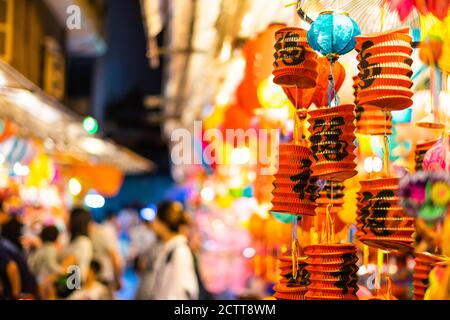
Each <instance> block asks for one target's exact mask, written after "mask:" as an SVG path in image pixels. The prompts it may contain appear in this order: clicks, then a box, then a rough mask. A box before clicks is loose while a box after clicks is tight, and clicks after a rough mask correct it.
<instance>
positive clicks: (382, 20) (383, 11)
mask: <svg viewBox="0 0 450 320" xmlns="http://www.w3.org/2000/svg"><path fill="white" fill-rule="evenodd" d="M385 4H386V0H383V1H381V4H380V5H381V12H380V32H383V27H384V15H385V9H384V6H385Z"/></svg>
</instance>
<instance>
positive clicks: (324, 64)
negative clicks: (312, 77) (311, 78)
mask: <svg viewBox="0 0 450 320" xmlns="http://www.w3.org/2000/svg"><path fill="white" fill-rule="evenodd" d="M317 62H318V64H319V65H318V68H317V71H318V73H319V76H318V77H317V85H316V88H315V89H314V95H313V99H312V102H313V103H314V104H315V105H316V107H318V108H320V107H323V106H328V91H329V89H328V77H329V74H330V62H329V61H328V59H327V57H320V58H318V59H317ZM331 69H332V72H333V74H332V75H333V82H334V90H335V92H338V91H339V89H340V88H341V86H342V84H343V83H344V80H345V69H344V67H343V66H342V64H341V63H339V62H338V61H336V62H334V63H332V65H331ZM330 99H334V92H333V91H332V90H331V92H330Z"/></svg>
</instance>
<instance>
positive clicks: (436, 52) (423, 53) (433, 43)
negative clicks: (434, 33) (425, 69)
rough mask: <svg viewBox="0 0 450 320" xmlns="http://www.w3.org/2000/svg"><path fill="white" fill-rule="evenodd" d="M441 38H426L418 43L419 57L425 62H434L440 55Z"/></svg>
mask: <svg viewBox="0 0 450 320" xmlns="http://www.w3.org/2000/svg"><path fill="white" fill-rule="evenodd" d="M443 44H444V42H443V41H442V39H432V38H430V39H427V40H425V41H421V42H420V45H419V58H420V60H422V62H423V63H425V64H436V63H437V62H438V61H439V59H440V58H441V56H442V46H443Z"/></svg>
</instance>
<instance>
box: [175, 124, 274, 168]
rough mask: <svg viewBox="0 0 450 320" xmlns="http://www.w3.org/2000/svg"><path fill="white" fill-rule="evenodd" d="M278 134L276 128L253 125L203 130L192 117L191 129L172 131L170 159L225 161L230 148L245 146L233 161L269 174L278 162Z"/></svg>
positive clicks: (186, 162)
mask: <svg viewBox="0 0 450 320" xmlns="http://www.w3.org/2000/svg"><path fill="white" fill-rule="evenodd" d="M279 136H280V130H279V129H254V128H250V129H247V130H244V129H226V130H225V136H224V134H223V132H222V131H221V130H219V129H215V128H212V129H207V130H203V124H202V121H194V123H193V127H192V130H188V129H185V128H178V129H175V130H174V131H172V134H171V141H172V143H173V145H172V150H171V160H172V163H173V164H174V165H182V164H184V165H192V164H207V165H212V164H219V165H226V164H227V163H228V161H227V160H229V159H232V160H233V152H235V153H236V151H237V150H239V148H241V149H242V148H245V152H244V154H242V153H241V154H240V155H239V156H238V157H237V158H238V159H237V161H235V163H234V164H249V165H255V166H257V167H258V168H259V172H258V174H260V175H271V174H273V173H274V170H277V166H278V161H277V159H276V157H277V155H278V152H277V151H278V146H279ZM234 146H237V148H234ZM243 146H244V147H243ZM236 149H237V150H236ZM234 158H236V157H234ZM242 160H243V161H242Z"/></svg>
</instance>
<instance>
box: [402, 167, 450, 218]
mask: <svg viewBox="0 0 450 320" xmlns="http://www.w3.org/2000/svg"><path fill="white" fill-rule="evenodd" d="M400 199H401V205H402V206H403V208H404V210H405V212H406V213H407V214H409V215H410V216H412V217H420V218H422V219H424V220H426V221H436V220H439V219H442V217H443V216H444V215H445V213H446V212H447V210H448V207H449V206H450V176H449V174H448V172H445V171H419V172H417V173H414V174H411V175H406V176H404V177H403V178H402V179H401V181H400Z"/></svg>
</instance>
